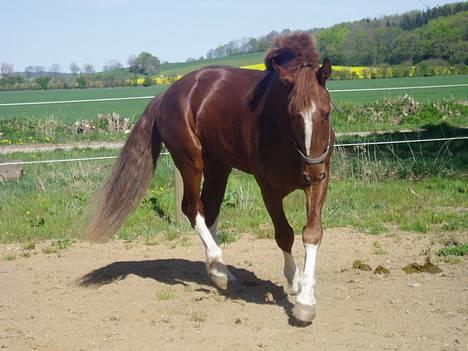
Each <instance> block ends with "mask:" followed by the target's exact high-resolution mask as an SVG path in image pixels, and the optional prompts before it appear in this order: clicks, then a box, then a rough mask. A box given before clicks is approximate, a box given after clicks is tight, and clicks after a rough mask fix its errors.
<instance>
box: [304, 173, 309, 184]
mask: <svg viewBox="0 0 468 351" xmlns="http://www.w3.org/2000/svg"><path fill="white" fill-rule="evenodd" d="M304 180H305V181H306V183H310V177H309V175H308V174H304Z"/></svg>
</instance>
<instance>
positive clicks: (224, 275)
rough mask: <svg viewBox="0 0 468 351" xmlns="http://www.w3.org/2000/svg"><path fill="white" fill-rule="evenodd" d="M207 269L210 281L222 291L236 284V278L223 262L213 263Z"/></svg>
mask: <svg viewBox="0 0 468 351" xmlns="http://www.w3.org/2000/svg"><path fill="white" fill-rule="evenodd" d="M207 268H208V276H209V277H210V280H211V281H212V282H213V284H214V285H215V286H216V287H217V288H219V289H221V290H227V289H228V288H229V287H230V286H231V285H233V284H234V283H235V282H236V278H234V276H233V275H232V274H231V273H230V272H229V270H228V269H227V267H226V265H225V264H224V263H222V262H212V263H211V264H209V265H208V267H207Z"/></svg>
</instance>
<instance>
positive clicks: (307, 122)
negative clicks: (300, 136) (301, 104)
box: [301, 101, 317, 156]
mask: <svg viewBox="0 0 468 351" xmlns="http://www.w3.org/2000/svg"><path fill="white" fill-rule="evenodd" d="M315 111H317V106H316V105H315V103H314V102H313V101H311V103H310V107H309V108H308V109H306V110H305V111H303V112H302V113H301V116H302V118H303V119H304V138H305V140H304V146H305V151H306V154H307V156H309V154H310V144H311V143H312V128H313V127H312V117H313V116H314V113H315Z"/></svg>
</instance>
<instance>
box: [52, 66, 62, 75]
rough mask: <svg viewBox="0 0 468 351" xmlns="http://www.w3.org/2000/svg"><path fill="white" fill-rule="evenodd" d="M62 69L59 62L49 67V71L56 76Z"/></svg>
mask: <svg viewBox="0 0 468 351" xmlns="http://www.w3.org/2000/svg"><path fill="white" fill-rule="evenodd" d="M61 70H62V67H61V66H60V65H59V64H58V63H53V64H52V65H51V66H50V68H49V71H50V72H51V73H52V74H53V75H54V76H56V75H57V74H58V73H60V71H61Z"/></svg>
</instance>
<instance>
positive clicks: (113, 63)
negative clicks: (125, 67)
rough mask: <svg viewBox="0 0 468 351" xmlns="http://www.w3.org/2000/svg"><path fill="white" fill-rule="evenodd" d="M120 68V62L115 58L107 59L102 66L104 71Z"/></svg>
mask: <svg viewBox="0 0 468 351" xmlns="http://www.w3.org/2000/svg"><path fill="white" fill-rule="evenodd" d="M120 69H122V64H121V63H120V62H119V61H117V60H109V61H107V62H106V64H105V65H104V67H103V71H104V72H110V71H117V70H120Z"/></svg>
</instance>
